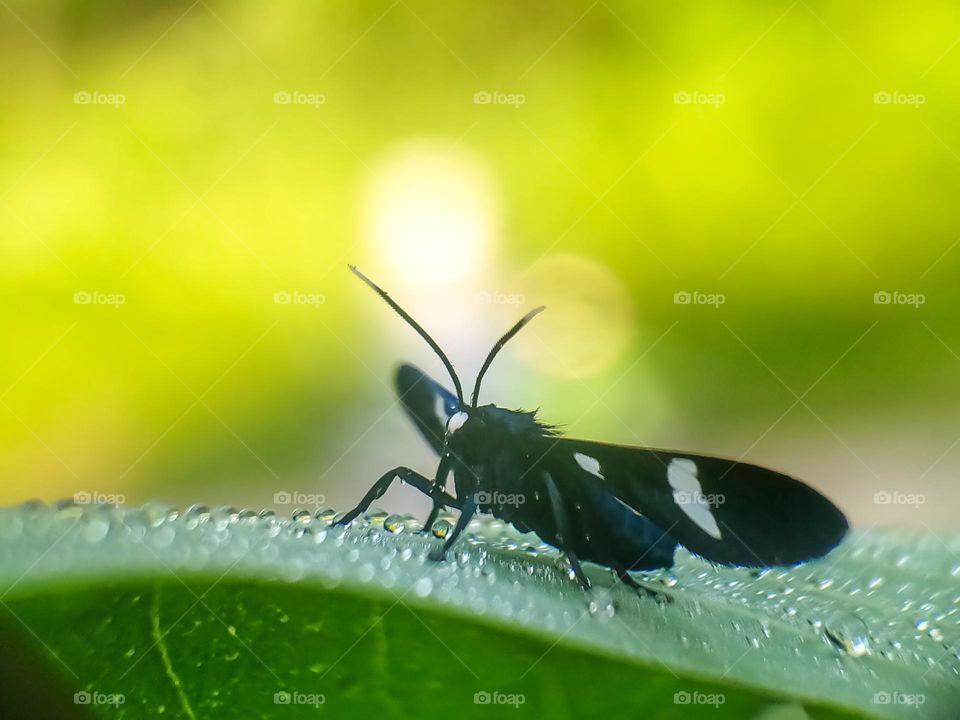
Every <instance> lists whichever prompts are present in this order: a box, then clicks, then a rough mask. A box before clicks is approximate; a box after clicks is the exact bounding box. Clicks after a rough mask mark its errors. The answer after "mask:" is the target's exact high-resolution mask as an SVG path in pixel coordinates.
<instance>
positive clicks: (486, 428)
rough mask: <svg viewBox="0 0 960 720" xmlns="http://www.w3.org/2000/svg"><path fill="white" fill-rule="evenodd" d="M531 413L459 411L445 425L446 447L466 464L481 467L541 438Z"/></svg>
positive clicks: (490, 407)
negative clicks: (513, 449)
mask: <svg viewBox="0 0 960 720" xmlns="http://www.w3.org/2000/svg"><path fill="white" fill-rule="evenodd" d="M543 434H544V428H543V427H542V426H541V425H539V424H538V423H537V421H536V419H535V416H534V413H532V412H524V411H522V410H506V409H504V408H499V407H497V406H496V405H482V406H481V407H478V408H468V409H466V410H461V411H460V412H457V413H455V414H454V415H452V416H450V419H449V420H448V421H447V438H446V440H447V445H448V447H449V448H450V449H451V450H452V451H453V453H454V455H455V456H456V457H459V458H461V459H462V460H463V461H464V462H466V463H468V464H482V463H484V462H486V461H488V460H490V459H492V458H494V457H496V456H497V455H498V454H500V453H502V452H504V451H505V450H507V449H508V448H511V447H516V446H518V445H521V444H523V443H524V442H526V441H528V440H531V439H533V438H539V437H542V436H543Z"/></svg>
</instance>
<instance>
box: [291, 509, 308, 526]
mask: <svg viewBox="0 0 960 720" xmlns="http://www.w3.org/2000/svg"><path fill="white" fill-rule="evenodd" d="M290 518H291V519H292V520H293V521H294V522H295V523H299V524H300V525H307V524H309V523H310V521H311V520H312V519H313V516H311V515H310V511H309V510H294V511H293V515H291V516H290Z"/></svg>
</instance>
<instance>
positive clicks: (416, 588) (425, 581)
mask: <svg viewBox="0 0 960 720" xmlns="http://www.w3.org/2000/svg"><path fill="white" fill-rule="evenodd" d="M432 591H433V580H431V579H430V578H428V577H422V578H420V579H419V580H417V581H416V582H415V583H414V584H413V592H414V593H416V595H417V597H427V596H428V595H429V594H430V593H431V592H432Z"/></svg>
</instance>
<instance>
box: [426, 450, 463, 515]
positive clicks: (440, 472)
mask: <svg viewBox="0 0 960 720" xmlns="http://www.w3.org/2000/svg"><path fill="white" fill-rule="evenodd" d="M450 465H451V456H450V455H449V454H448V453H446V452H445V453H444V454H443V455H442V456H441V458H440V464H439V465H438V466H437V473H436V476H435V477H434V479H433V483H432V484H431V486H430V493H429V495H430V497H432V498H433V507H432V508H430V514H429V515H428V516H427V519H426V522H424V523H423V529H422V530H421V531H420V532H423V533H429V532H430V531H431V530H432V529H433V524H434V523H435V522H436V521H437V515H439V514H440V511H441V510H442V509H443V507H444V505H448V506H450V507H456V508H459V507H460V506H461V505H462V503H460V502H457V503H449V502H448V503H443V502H440V501H439V499H438V495H442V494H445V491H444V488H445V487H446V484H447V475H449V474H450ZM448 497H449V496H448Z"/></svg>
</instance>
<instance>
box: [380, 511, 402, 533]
mask: <svg viewBox="0 0 960 720" xmlns="http://www.w3.org/2000/svg"><path fill="white" fill-rule="evenodd" d="M403 528H404V518H403V516H402V515H388V516H387V517H386V518H384V520H383V529H384V530H386V531H387V532H388V533H392V534H394V535H397V534H399V533H402V532H403Z"/></svg>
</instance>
